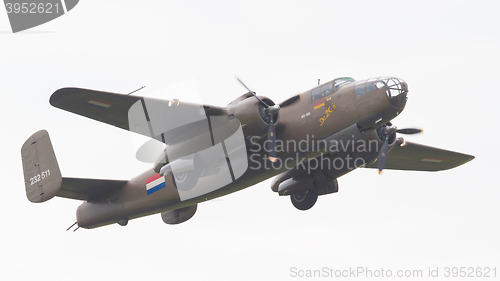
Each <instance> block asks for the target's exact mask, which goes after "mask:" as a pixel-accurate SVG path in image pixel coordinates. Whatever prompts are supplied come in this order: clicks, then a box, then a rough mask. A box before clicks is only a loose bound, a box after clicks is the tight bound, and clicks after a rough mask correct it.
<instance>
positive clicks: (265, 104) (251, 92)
mask: <svg viewBox="0 0 500 281" xmlns="http://www.w3.org/2000/svg"><path fill="white" fill-rule="evenodd" d="M235 78H236V80H238V82H240V83H241V85H243V87H245V88H246V89H247V90H248V92H250V94H252V95H253V96H254V97H255V98H256V99H258V100H259V102H260V103H262V104H263V105H264V106H265V107H266V108H269V105H268V104H267V103H265V102H264V101H263V100H261V99H259V97H257V95H256V94H255V92H253V91H252V90H250V88H248V87H247V85H245V83H243V81H241V80H240V78H238V77H237V76H235Z"/></svg>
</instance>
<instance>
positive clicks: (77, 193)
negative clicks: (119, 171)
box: [56, 178, 127, 201]
mask: <svg viewBox="0 0 500 281" xmlns="http://www.w3.org/2000/svg"><path fill="white" fill-rule="evenodd" d="M126 183H127V181H122V180H99V179H80V178H62V186H61V190H59V192H58V193H57V194H56V196H58V197H64V198H69V199H77V200H86V201H90V200H92V199H95V198H97V197H101V196H103V195H106V194H108V193H111V192H113V191H115V190H117V189H118V188H120V187H122V186H123V185H125V184H126Z"/></svg>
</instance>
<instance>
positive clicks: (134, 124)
mask: <svg viewBox="0 0 500 281" xmlns="http://www.w3.org/2000/svg"><path fill="white" fill-rule="evenodd" d="M50 104H51V105H52V106H54V107H57V108H60V109H64V110H67V111H69V112H73V113H76V114H78V115H82V116H85V117H88V118H90V119H94V120H97V121H100V122H104V123H107V124H110V125H113V126H116V127H118V128H122V129H124V130H129V131H133V132H135V133H138V134H141V135H145V136H147V137H151V138H155V139H157V140H160V141H163V142H165V141H164V140H162V139H161V134H162V133H165V132H167V131H169V130H171V129H173V128H176V127H179V126H182V125H186V124H189V123H193V122H196V121H200V120H202V119H203V118H205V119H206V116H227V115H228V113H227V111H226V110H225V109H223V108H220V107H215V106H208V105H200V104H193V103H186V102H183V103H180V102H179V101H178V100H174V101H171V100H161V99H153V98H147V97H146V98H145V97H141V96H128V95H122V94H116V93H109V92H102V91H94V90H88V89H80V88H62V89H59V90H57V91H55V92H54V93H53V94H52V96H51V97H50ZM172 105H173V106H172ZM200 109H201V110H200ZM200 111H201V112H200ZM179 120H182V122H179ZM174 121H175V122H174ZM173 123H176V124H173ZM177 123H181V124H177Z"/></svg>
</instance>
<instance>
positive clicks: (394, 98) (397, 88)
mask: <svg viewBox="0 0 500 281" xmlns="http://www.w3.org/2000/svg"><path fill="white" fill-rule="evenodd" d="M386 84H387V97H388V98H389V102H390V103H391V105H392V106H393V107H395V108H397V109H403V108H405V105H406V100H407V94H408V84H406V82H405V81H404V80H403V79H399V78H395V77H392V78H389V79H388V80H387V81H386Z"/></svg>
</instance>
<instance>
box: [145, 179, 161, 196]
mask: <svg viewBox="0 0 500 281" xmlns="http://www.w3.org/2000/svg"><path fill="white" fill-rule="evenodd" d="M164 187H165V177H162V176H161V175H160V174H156V175H154V176H152V177H150V178H147V179H146V190H147V192H148V195H149V194H151V193H153V192H156V191H158V190H160V189H162V188H164Z"/></svg>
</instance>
